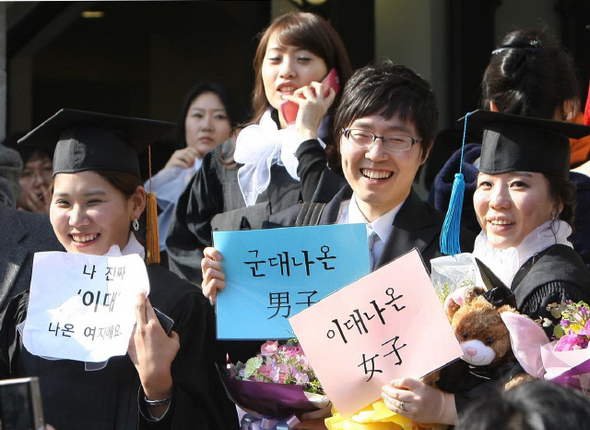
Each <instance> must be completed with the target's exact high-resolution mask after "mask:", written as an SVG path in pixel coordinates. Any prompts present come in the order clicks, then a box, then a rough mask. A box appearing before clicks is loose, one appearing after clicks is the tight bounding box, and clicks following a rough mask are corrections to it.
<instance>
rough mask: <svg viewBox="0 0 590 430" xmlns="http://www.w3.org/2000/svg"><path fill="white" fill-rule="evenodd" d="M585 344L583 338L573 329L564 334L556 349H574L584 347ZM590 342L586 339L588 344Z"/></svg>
mask: <svg viewBox="0 0 590 430" xmlns="http://www.w3.org/2000/svg"><path fill="white" fill-rule="evenodd" d="M583 344H584V340H583V338H581V337H580V336H578V335H577V334H576V333H574V332H573V331H572V330H570V331H569V333H568V334H566V335H564V336H563V337H562V338H561V339H559V341H558V342H557V344H556V345H555V351H573V350H574V349H582V348H583V346H582V345H583ZM587 344H588V342H587V341H586V345H587Z"/></svg>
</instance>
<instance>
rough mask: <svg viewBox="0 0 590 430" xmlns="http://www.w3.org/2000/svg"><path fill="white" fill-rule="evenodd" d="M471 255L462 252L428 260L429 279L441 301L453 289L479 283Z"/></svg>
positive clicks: (443, 300)
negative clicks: (429, 267) (429, 268)
mask: <svg viewBox="0 0 590 430" xmlns="http://www.w3.org/2000/svg"><path fill="white" fill-rule="evenodd" d="M473 258H474V257H473V255H472V254H470V253H463V254H457V255H445V256H442V257H436V258H433V259H431V260H430V265H431V274H430V281H431V282H432V286H433V287H434V290H435V291H436V294H437V295H438V298H439V299H440V301H441V303H443V304H444V302H445V299H446V298H447V297H448V296H449V294H451V293H452V292H453V291H455V290H458V289H459V288H464V287H474V286H475V285H476V284H479V279H478V273H479V272H478V270H477V267H476V264H475V262H474V260H473Z"/></svg>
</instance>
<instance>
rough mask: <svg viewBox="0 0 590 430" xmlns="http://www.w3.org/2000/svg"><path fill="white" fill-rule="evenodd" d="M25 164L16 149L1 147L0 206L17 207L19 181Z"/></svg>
mask: <svg viewBox="0 0 590 430" xmlns="http://www.w3.org/2000/svg"><path fill="white" fill-rule="evenodd" d="M22 169H23V162H22V160H21V158H20V155H19V154H18V152H16V151H15V150H14V149H11V148H7V147H6V146H4V145H0V204H5V205H7V206H10V207H12V208H15V207H16V201H17V199H18V193H19V192H20V186H19V184H18V179H19V177H20V173H21V170H22Z"/></svg>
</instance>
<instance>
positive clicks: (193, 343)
mask: <svg viewBox="0 0 590 430" xmlns="http://www.w3.org/2000/svg"><path fill="white" fill-rule="evenodd" d="M148 275H149V279H150V290H151V291H150V296H149V297H150V301H151V303H152V305H153V306H154V307H155V308H158V309H159V310H160V311H162V312H163V313H165V314H166V315H168V316H169V317H171V318H172V319H173V320H174V326H173V328H172V329H173V330H174V331H176V332H177V333H178V334H179V336H180V350H179V352H178V354H177V356H176V358H175V360H174V362H173V364H172V378H173V384H174V386H173V395H172V403H171V406H170V410H169V411H168V413H167V414H166V415H165V417H164V419H162V420H161V421H159V422H151V421H150V420H149V419H147V418H146V417H147V416H149V415H147V411H146V410H145V409H146V408H147V407H146V406H145V405H144V404H143V402H142V398H143V393H142V391H141V384H140V380H139V376H138V374H137V371H136V370H135V367H134V365H133V363H132V362H131V360H130V359H129V356H127V355H125V356H122V357H114V358H111V359H110V360H109V362H108V364H107V365H106V367H105V368H104V369H101V370H97V371H85V365H84V363H81V362H76V361H70V360H55V361H50V360H45V359H43V358H40V357H37V356H33V355H32V354H30V353H29V352H28V351H26V349H24V347H23V346H22V339H21V337H20V335H18V334H17V331H16V327H15V326H16V324H18V323H20V322H21V321H24V319H25V317H26V306H27V304H28V294H27V293H25V294H24V295H22V296H19V297H17V298H16V299H14V300H13V301H11V303H10V304H9V306H8V308H7V309H6V311H5V312H4V313H3V314H2V320H1V324H2V325H1V327H2V329H1V331H0V341H1V344H0V348H1V349H0V353H1V358H2V363H0V364H1V365H2V368H1V372H2V374H1V375H0V376H1V377H4V378H6V377H18V376H38V377H39V379H40V384H41V391H42V398H43V406H44V412H45V420H46V422H47V423H49V424H52V425H53V426H55V428H56V429H58V430H111V429H125V430H131V429H136V428H138V427H139V428H162V429H196V428H198V429H205V430H216V429H236V428H237V427H238V422H237V416H236V411H235V406H234V405H233V403H231V402H230V401H229V399H228V398H227V395H226V393H225V391H224V389H223V386H222V385H221V381H220V379H219V376H218V373H217V370H216V366H215V363H216V362H218V361H221V357H220V356H219V354H218V351H219V350H218V349H217V347H216V342H215V339H214V314H213V310H212V307H211V306H210V304H209V302H208V301H207V299H206V298H205V297H204V296H203V295H202V293H201V292H200V291H198V290H197V289H195V288H194V286H193V285H191V284H189V283H188V282H186V281H183V280H181V279H180V278H178V277H177V276H176V275H174V274H173V273H171V272H169V271H167V270H166V269H164V268H162V267H159V266H150V267H148ZM138 405H142V407H143V408H144V412H146V414H145V416H144V415H142V414H141V413H139V410H138Z"/></svg>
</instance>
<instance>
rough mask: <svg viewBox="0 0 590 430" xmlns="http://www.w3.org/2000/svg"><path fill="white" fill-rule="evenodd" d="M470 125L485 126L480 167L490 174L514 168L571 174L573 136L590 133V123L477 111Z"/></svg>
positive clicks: (471, 126) (478, 127)
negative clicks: (586, 124) (571, 139)
mask: <svg viewBox="0 0 590 430" xmlns="http://www.w3.org/2000/svg"><path fill="white" fill-rule="evenodd" d="M467 127H468V128H469V129H470V130H483V139H482V148H481V161H480V165H479V170H480V171H481V172H483V173H487V174H500V173H506V172H514V171H528V172H539V173H545V174H549V175H558V176H562V177H564V178H567V177H568V176H569V169H570V144H569V138H570V137H571V138H581V137H584V136H587V135H590V127H587V126H584V125H580V124H575V123H570V122H564V121H554V120H547V119H540V118H532V117H527V116H522V115H510V114H504V113H498V112H489V111H475V112H473V113H471V114H470V115H469V122H468V125H467Z"/></svg>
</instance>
